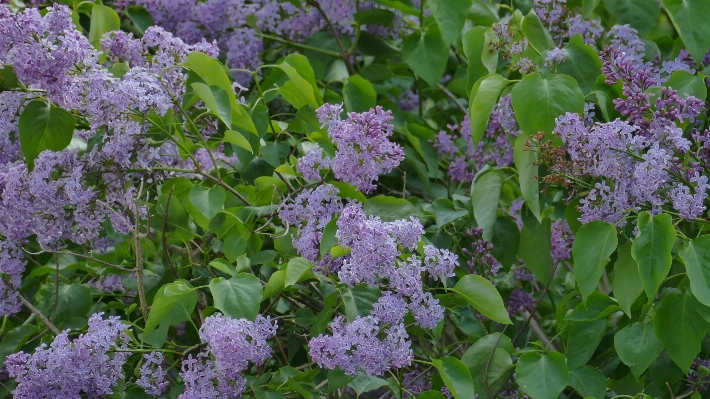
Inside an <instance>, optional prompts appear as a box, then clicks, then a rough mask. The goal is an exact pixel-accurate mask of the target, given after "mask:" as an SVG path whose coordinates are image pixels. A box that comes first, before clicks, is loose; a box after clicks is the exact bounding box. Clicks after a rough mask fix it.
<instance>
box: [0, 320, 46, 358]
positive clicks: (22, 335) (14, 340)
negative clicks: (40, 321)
mask: <svg viewBox="0 0 710 399" xmlns="http://www.w3.org/2000/svg"><path fill="white" fill-rule="evenodd" d="M36 330H37V327H35V326H33V325H31V324H22V325H19V326H17V327H15V328H13V329H12V330H10V331H8V332H7V333H5V334H4V336H3V337H2V343H0V362H2V363H3V364H4V363H5V359H7V357H8V356H9V355H12V354H13V353H16V352H18V351H19V350H20V349H21V348H22V345H24V344H25V342H27V341H29V339H30V338H32V335H34V333H35V331H36Z"/></svg>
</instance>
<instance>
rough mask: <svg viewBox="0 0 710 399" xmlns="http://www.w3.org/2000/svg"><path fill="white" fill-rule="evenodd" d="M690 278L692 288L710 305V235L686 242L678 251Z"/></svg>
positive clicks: (706, 304)
mask: <svg viewBox="0 0 710 399" xmlns="http://www.w3.org/2000/svg"><path fill="white" fill-rule="evenodd" d="M678 254H679V255H680V258H681V259H683V263H684V264H685V270H686V271H687V273H688V280H690V290H691V291H692V292H693V295H694V296H695V298H697V300H698V301H700V303H702V304H703V305H705V306H710V236H708V235H704V236H700V237H698V238H696V239H695V240H690V241H688V242H686V243H685V244H684V245H683V246H682V247H681V248H680V251H678Z"/></svg>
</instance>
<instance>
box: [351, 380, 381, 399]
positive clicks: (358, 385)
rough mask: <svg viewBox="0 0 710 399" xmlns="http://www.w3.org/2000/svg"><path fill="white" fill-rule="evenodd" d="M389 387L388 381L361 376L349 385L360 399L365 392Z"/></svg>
mask: <svg viewBox="0 0 710 399" xmlns="http://www.w3.org/2000/svg"><path fill="white" fill-rule="evenodd" d="M385 385H387V381H386V380H383V379H382V378H378V377H375V376H372V375H359V376H357V377H355V379H354V380H352V381H350V383H348V386H349V387H350V388H352V389H353V390H354V391H355V394H356V395H357V397H358V398H359V397H360V395H362V394H363V393H365V392H370V391H372V390H375V389H377V388H380V387H383V386H385Z"/></svg>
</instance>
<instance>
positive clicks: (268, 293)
mask: <svg viewBox="0 0 710 399" xmlns="http://www.w3.org/2000/svg"><path fill="white" fill-rule="evenodd" d="M285 284H286V270H278V271H275V272H274V273H273V274H271V277H269V282H268V283H266V287H264V299H267V298H271V297H272V296H274V295H276V294H278V293H279V292H281V291H283V289H284V285H285Z"/></svg>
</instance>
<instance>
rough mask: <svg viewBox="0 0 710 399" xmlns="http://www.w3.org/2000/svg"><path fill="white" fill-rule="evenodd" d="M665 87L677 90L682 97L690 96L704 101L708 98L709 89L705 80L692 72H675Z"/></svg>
mask: <svg viewBox="0 0 710 399" xmlns="http://www.w3.org/2000/svg"><path fill="white" fill-rule="evenodd" d="M663 85H664V86H667V87H672V88H673V89H675V90H677V91H678V95H679V96H680V97H683V95H684V94H688V95H690V96H693V97H695V98H698V99H700V100H702V101H705V99H707V97H708V87H707V86H706V85H705V79H703V78H702V77H700V76H697V75H693V74H692V73H690V72H686V71H675V72H673V74H671V77H670V78H668V80H666V82H665V83H664V84H663Z"/></svg>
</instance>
